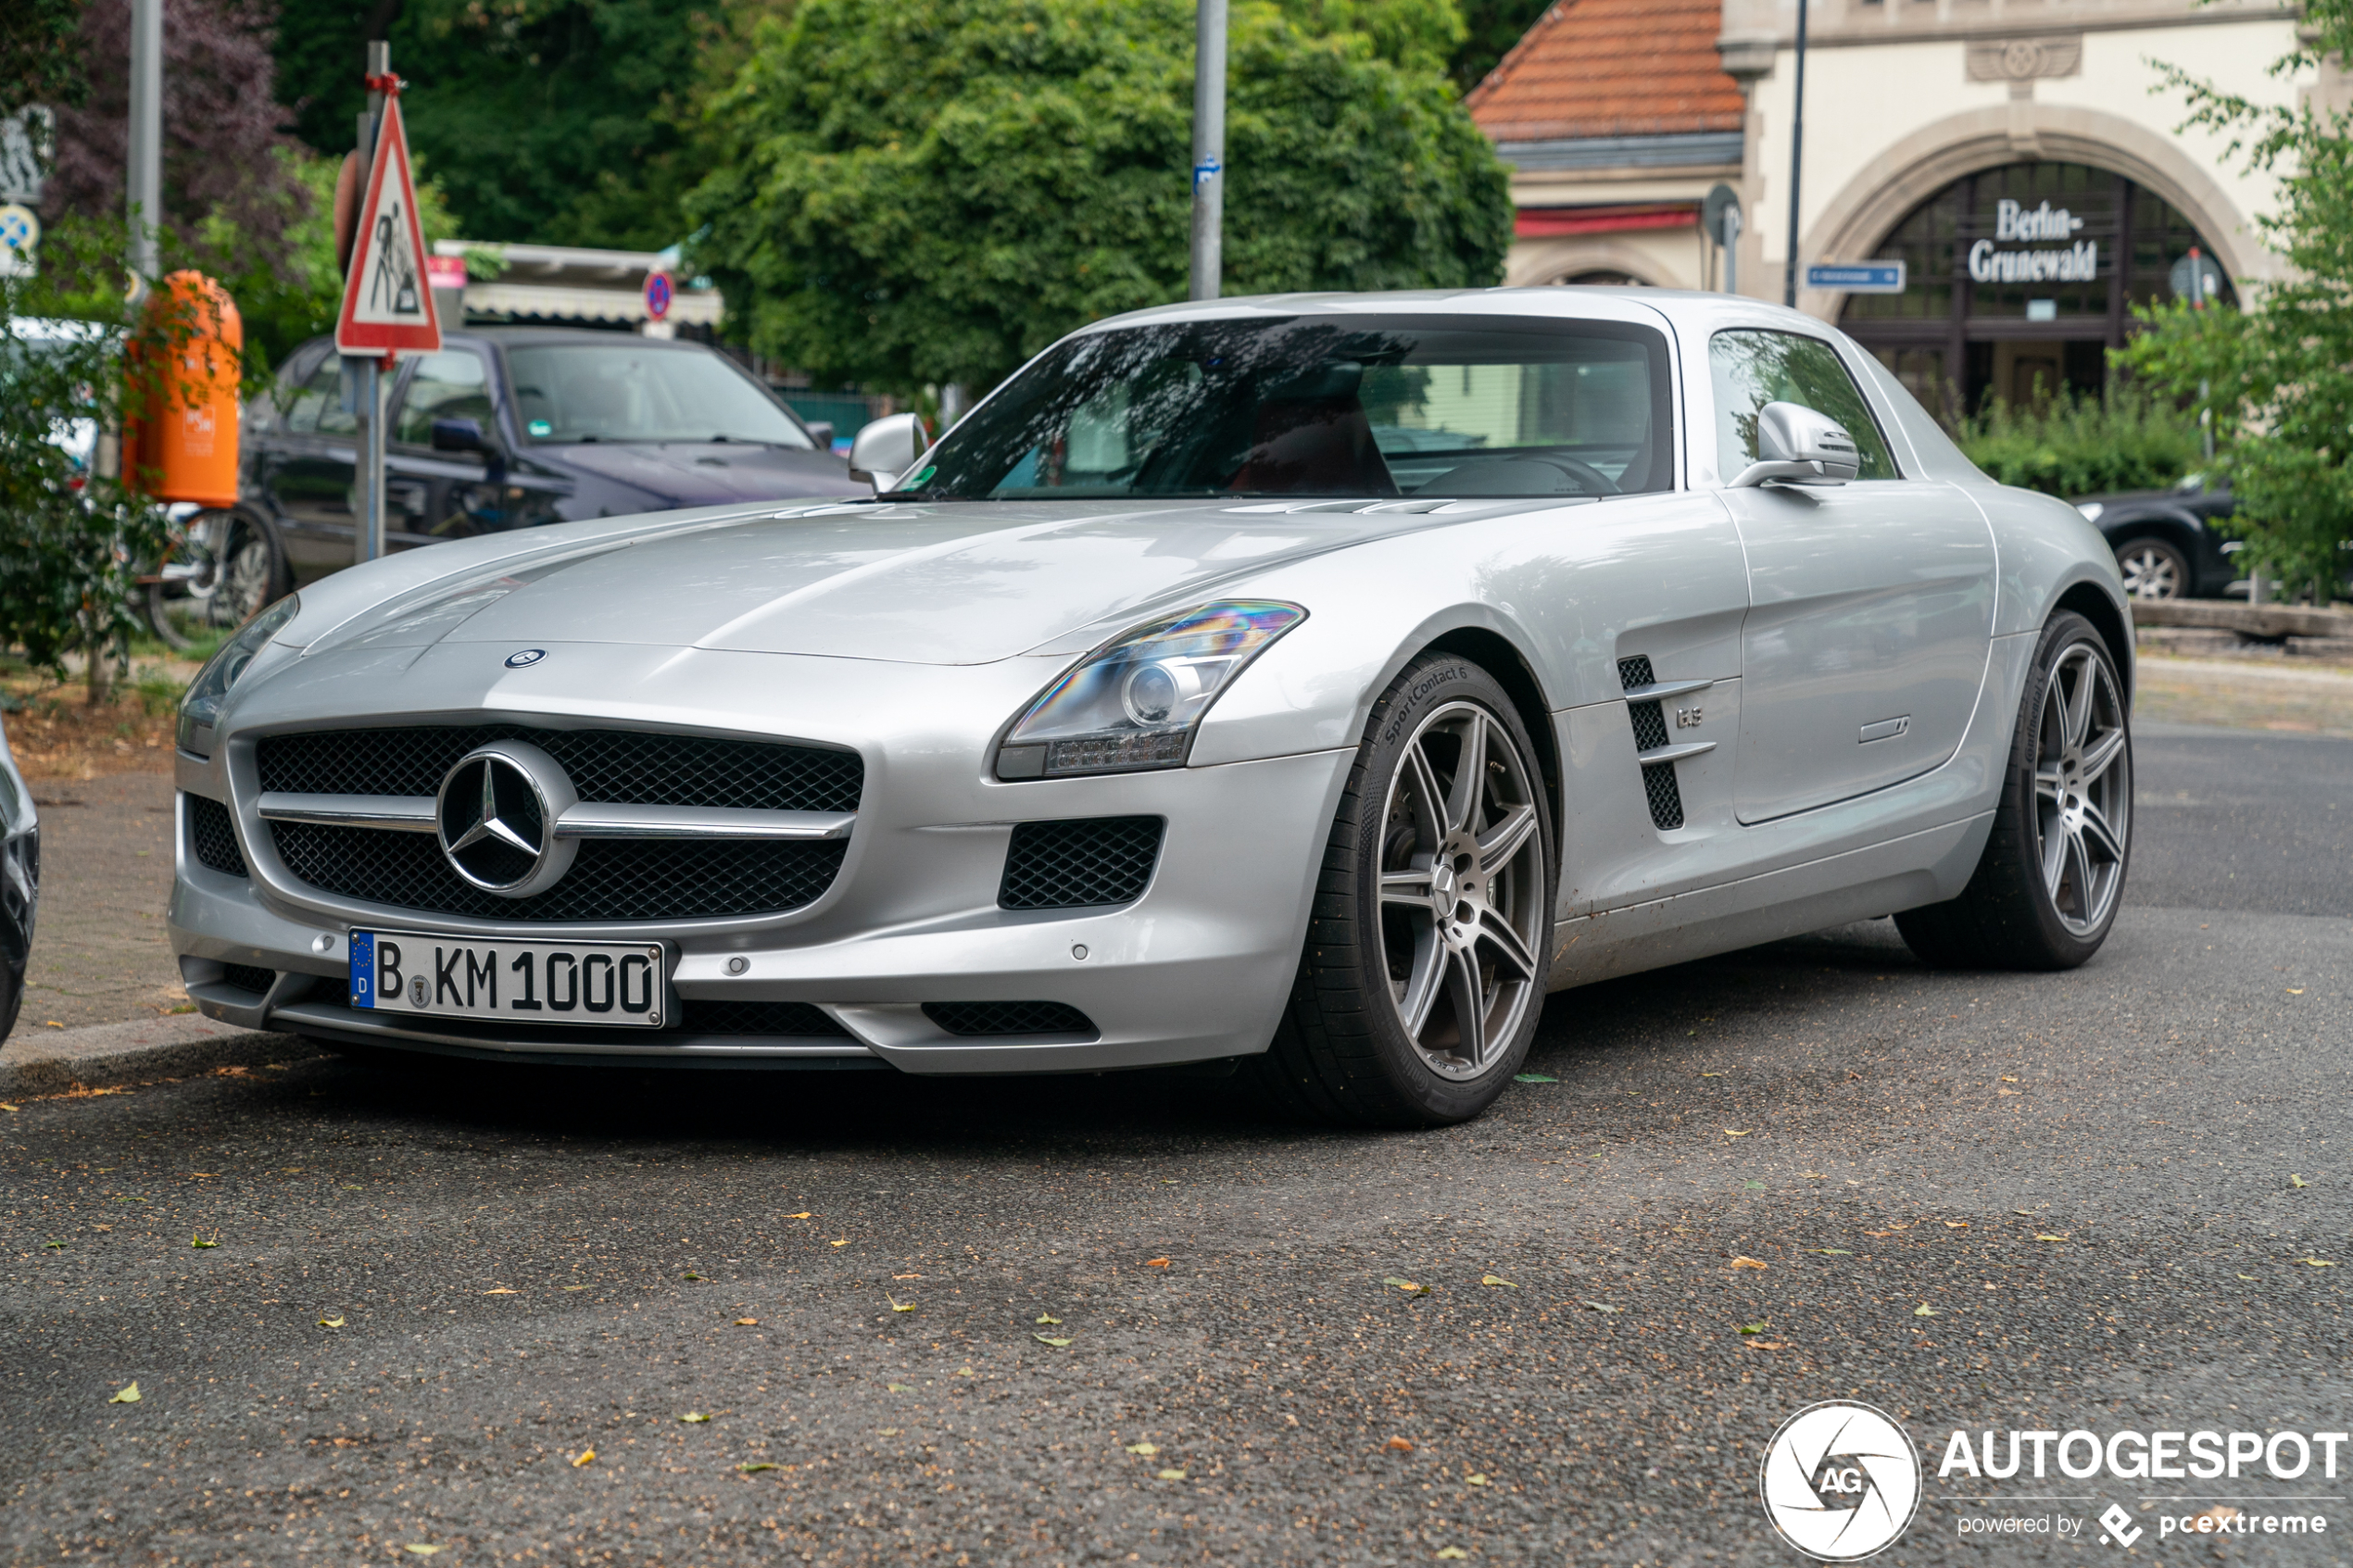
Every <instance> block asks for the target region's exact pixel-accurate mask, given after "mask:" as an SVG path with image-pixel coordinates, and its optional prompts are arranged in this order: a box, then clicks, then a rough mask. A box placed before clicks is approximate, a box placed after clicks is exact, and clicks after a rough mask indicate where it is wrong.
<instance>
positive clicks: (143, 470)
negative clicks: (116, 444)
mask: <svg viewBox="0 0 2353 1568" xmlns="http://www.w3.org/2000/svg"><path fill="white" fill-rule="evenodd" d="M146 328H147V331H146V332H145V334H143V336H144V338H145V341H144V342H143V343H135V344H133V345H132V352H131V356H130V358H131V370H132V377H133V380H132V389H133V396H132V405H133V408H132V410H131V411H130V413H129V417H126V419H125V420H124V421H123V423H124V430H123V459H124V461H123V477H124V478H125V480H127V481H128V482H129V483H131V484H132V487H133V488H135V489H139V490H143V491H145V492H146V493H147V494H149V495H153V496H154V497H155V498H156V499H157V500H158V501H193V502H195V504H197V505H198V506H202V507H231V506H234V505H236V501H237V415H238V411H239V408H241V406H242V401H243V400H242V399H241V398H240V396H239V392H240V390H241V383H242V379H243V373H244V358H245V323H244V321H243V320H241V319H240V318H239V316H238V315H237V304H236V301H235V300H233V299H232V298H230V297H229V291H228V290H227V289H224V288H222V287H221V286H220V284H219V283H217V282H214V281H213V280H212V279H210V278H208V277H206V276H205V275H204V274H203V273H201V272H195V271H181V272H174V273H172V274H170V276H169V277H167V278H165V279H164V280H163V281H162V282H160V283H158V284H157V285H156V288H155V290H154V292H153V293H152V294H150V295H148V296H147V308H146ZM158 352H161V353H164V354H165V357H166V362H165V363H162V364H158V365H155V366H153V367H152V368H150V366H149V364H148V361H149V360H150V359H151V358H154V357H155V356H156V355H157V353H158Z"/></svg>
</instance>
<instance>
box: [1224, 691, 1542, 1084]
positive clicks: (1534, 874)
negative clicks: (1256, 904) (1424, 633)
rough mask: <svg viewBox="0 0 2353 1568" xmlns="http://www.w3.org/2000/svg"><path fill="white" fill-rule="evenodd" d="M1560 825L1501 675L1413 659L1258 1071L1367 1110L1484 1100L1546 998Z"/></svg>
mask: <svg viewBox="0 0 2353 1568" xmlns="http://www.w3.org/2000/svg"><path fill="white" fill-rule="evenodd" d="M1552 833H1553V830H1552V821H1551V814H1550V812H1549V811H1548V810H1547V809H1546V804H1545V798H1544V792H1543V787H1542V784H1541V774H1540V772H1539V771H1538V769H1537V767H1536V763H1535V747H1534V746H1533V745H1532V744H1531V743H1530V742H1529V736H1528V732H1527V730H1526V728H1525V727H1524V726H1523V725H1522V724H1521V723H1520V721H1519V718H1518V715H1517V714H1516V712H1515V711H1514V709H1513V708H1512V705H1511V701H1510V699H1509V697H1507V696H1505V695H1504V690H1503V688H1502V686H1500V685H1499V684H1496V682H1495V679H1494V677H1492V676H1491V675H1490V674H1488V673H1487V671H1484V670H1481V669H1480V668H1478V666H1477V665H1475V664H1472V663H1470V662H1468V661H1467V660H1466V659H1459V658H1456V657H1454V656H1452V655H1445V654H1432V655H1425V656H1424V657H1422V658H1421V659H1416V660H1415V661H1414V662H1413V663H1412V664H1409V665H1408V666H1406V668H1405V670H1404V671H1403V673H1402V674H1400V675H1399V676H1398V677H1397V679H1396V680H1395V681H1394V682H1392V683H1391V684H1390V688H1389V690H1388V691H1387V692H1386V693H1384V694H1383V695H1382V696H1381V699H1380V700H1379V701H1378V702H1377V703H1375V704H1374V705H1373V713H1372V719H1371V721H1370V722H1369V723H1368V724H1367V725H1366V727H1365V739H1364V741H1363V742H1362V744H1361V745H1360V746H1358V748H1357V757H1356V763H1355V766H1354V768H1353V771H1351V773H1350V776H1349V783H1348V790H1347V793H1346V794H1345V795H1344V796H1343V797H1342V798H1341V801H1340V812H1339V815H1338V817H1337V818H1336V819H1335V820H1334V822H1333V823H1332V831H1331V835H1330V837H1329V839H1328V840H1327V843H1326V847H1325V853H1324V869H1323V873H1322V876H1321V878H1320V879H1319V881H1318V883H1317V885H1316V891H1315V910H1314V914H1313V917H1312V920H1311V922H1310V924H1309V927H1308V934H1307V947H1306V951H1305V952H1304V954H1303V955H1302V958H1301V961H1300V968H1299V977H1298V980H1297V982H1296V984H1295V985H1294V986H1293V989H1292V994H1291V1002H1290V1008H1289V1010H1287V1011H1286V1013H1285V1016H1284V1019H1283V1022H1282V1024H1281V1027H1280V1028H1279V1029H1278V1030H1277V1035H1276V1038H1275V1043H1274V1045H1273V1047H1271V1048H1270V1049H1269V1050H1268V1052H1267V1053H1266V1055H1265V1057H1263V1058H1260V1059H1257V1060H1255V1062H1254V1063H1253V1071H1254V1073H1256V1074H1257V1076H1258V1079H1259V1082H1260V1085H1261V1086H1262V1087H1263V1088H1265V1090H1267V1091H1269V1092H1271V1093H1272V1094H1273V1095H1274V1096H1275V1097H1276V1098H1277V1099H1278V1100H1280V1101H1281V1102H1282V1103H1284V1104H1285V1105H1286V1106H1287V1107H1289V1108H1290V1110H1293V1111H1295V1112H1303V1113H1308V1114H1312V1115H1315V1116H1317V1117H1320V1118H1322V1119H1325V1120H1329V1121H1336V1122H1342V1123H1351V1124H1354V1125H1358V1126H1379V1127H1399V1126H1433V1125H1440V1124H1442V1123H1452V1122H1465V1121H1468V1120H1469V1119H1471V1118H1472V1117H1474V1116H1477V1115H1478V1114H1479V1112H1481V1111H1483V1110H1486V1109H1487V1107H1488V1106H1489V1105H1490V1104H1491V1103H1492V1102H1493V1100H1494V1098H1495V1097H1496V1096H1497V1095H1499V1094H1501V1093H1502V1092H1503V1088H1504V1085H1505V1084H1507V1083H1509V1082H1510V1081H1511V1076H1512V1073H1514V1072H1515V1071H1516V1069H1517V1068H1518V1066H1519V1063H1520V1061H1521V1060H1523V1059H1524V1058H1525V1057H1526V1056H1527V1054H1528V1043H1529V1039H1530V1037H1532V1036H1533V1035H1534V1034H1535V1032H1536V1020H1537V1016H1538V1014H1539V1013H1540V1012H1541V1010H1542V1009H1543V1001H1544V975H1545V968H1546V963H1545V960H1546V956H1547V948H1548V946H1549V940H1550V935H1551V928H1552V903H1553V875H1552V866H1553V836H1552Z"/></svg>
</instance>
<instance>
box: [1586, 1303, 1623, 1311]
mask: <svg viewBox="0 0 2353 1568" xmlns="http://www.w3.org/2000/svg"><path fill="white" fill-rule="evenodd" d="M1585 1305H1587V1306H1588V1307H1591V1308H1592V1309H1593V1311H1597V1312H1614V1311H1617V1308H1615V1307H1613V1306H1611V1305H1609V1304H1608V1303H1607V1302H1605V1301H1588V1302H1586V1303H1585Z"/></svg>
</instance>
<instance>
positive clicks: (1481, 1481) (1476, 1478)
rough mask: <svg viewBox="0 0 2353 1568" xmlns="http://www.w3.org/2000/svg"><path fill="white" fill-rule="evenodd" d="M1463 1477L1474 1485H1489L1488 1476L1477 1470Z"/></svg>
mask: <svg viewBox="0 0 2353 1568" xmlns="http://www.w3.org/2000/svg"><path fill="white" fill-rule="evenodd" d="M1463 1479H1464V1481H1466V1483H1468V1484H1469V1485H1471V1486H1485V1485H1487V1477H1486V1476H1484V1475H1482V1474H1479V1473H1478V1471H1476V1470H1474V1471H1472V1472H1471V1473H1470V1474H1468V1475H1466V1476H1464V1477H1463Z"/></svg>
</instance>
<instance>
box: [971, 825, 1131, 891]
mask: <svg viewBox="0 0 2353 1568" xmlns="http://www.w3.org/2000/svg"><path fill="white" fill-rule="evenodd" d="M1165 825H1166V824H1165V822H1164V821H1163V820H1162V819H1161V818H1159V817H1085V818H1080V819H1077V820H1076V821H1070V822H1022V823H1019V824H1017V825H1015V827H1014V828H1013V842H1012V843H1011V844H1010V845H1009V846H1008V847H1006V850H1005V877H1004V881H1003V882H1002V883H1001V884H999V887H998V890H997V902H998V903H999V904H1000V906H1002V907H1003V908H1005V909H1094V908H1099V907H1101V906H1103V905H1107V904H1132V903H1134V902H1135V901H1136V900H1137V899H1138V898H1140V897H1143V895H1144V887H1145V884H1148V883H1150V882H1151V879H1152V867H1153V865H1154V864H1155V863H1156V862H1157V861H1158V860H1159V859H1160V838H1161V832H1162V830H1163V828H1164V826H1165Z"/></svg>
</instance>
